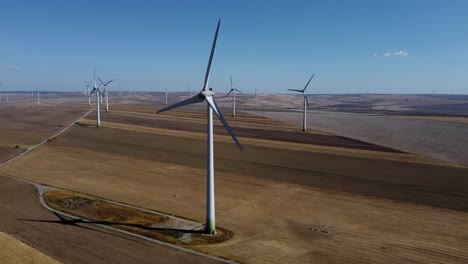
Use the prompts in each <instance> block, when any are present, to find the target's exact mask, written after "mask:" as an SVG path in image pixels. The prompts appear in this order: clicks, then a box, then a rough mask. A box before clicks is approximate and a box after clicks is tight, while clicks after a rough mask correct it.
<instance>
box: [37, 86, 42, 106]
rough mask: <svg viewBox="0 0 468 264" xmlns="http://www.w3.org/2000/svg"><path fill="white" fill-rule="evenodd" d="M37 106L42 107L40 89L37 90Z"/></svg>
mask: <svg viewBox="0 0 468 264" xmlns="http://www.w3.org/2000/svg"><path fill="white" fill-rule="evenodd" d="M37 105H41V94H40V93H39V89H38V90H37Z"/></svg>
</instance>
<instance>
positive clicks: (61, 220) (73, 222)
mask: <svg viewBox="0 0 468 264" xmlns="http://www.w3.org/2000/svg"><path fill="white" fill-rule="evenodd" d="M53 214H54V215H55V216H57V217H58V218H59V220H40V219H17V220H19V221H29V222H41V223H56V224H62V225H71V226H76V227H79V228H85V229H90V228H88V227H85V226H81V225H78V224H96V225H105V226H128V227H137V228H141V229H144V230H149V231H162V232H164V231H166V232H180V233H192V234H196V233H199V234H203V233H204V229H201V230H194V229H180V228H167V227H151V226H145V225H142V224H133V223H120V222H112V221H94V220H86V219H82V218H77V219H65V218H64V217H63V216H61V215H60V214H58V213H56V212H53ZM90 230H94V231H97V232H102V233H106V234H107V232H103V231H100V230H95V229H90Z"/></svg>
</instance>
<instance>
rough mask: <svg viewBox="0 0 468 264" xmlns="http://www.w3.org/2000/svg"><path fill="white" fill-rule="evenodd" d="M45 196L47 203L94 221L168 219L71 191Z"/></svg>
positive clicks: (145, 222) (56, 191) (157, 221)
mask: <svg viewBox="0 0 468 264" xmlns="http://www.w3.org/2000/svg"><path fill="white" fill-rule="evenodd" d="M44 198H45V201H46V202H47V204H48V205H49V206H50V207H52V208H54V209H56V210H59V211H62V212H65V213H69V214H72V215H75V216H78V217H81V218H85V219H89V220H92V221H106V222H109V224H116V225H117V224H119V223H120V224H128V223H130V224H139V225H142V226H149V225H152V224H155V223H160V222H163V221H165V220H167V219H168V218H167V217H165V216H162V215H157V214H152V213H148V212H145V211H141V210H137V209H134V208H131V207H127V206H122V205H117V204H113V203H109V202H105V201H101V200H98V199H95V198H93V197H90V196H87V195H82V194H77V193H73V192H69V191H62V190H53V191H49V192H46V193H44Z"/></svg>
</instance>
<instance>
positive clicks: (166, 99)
mask: <svg viewBox="0 0 468 264" xmlns="http://www.w3.org/2000/svg"><path fill="white" fill-rule="evenodd" d="M166 104H167V88H166Z"/></svg>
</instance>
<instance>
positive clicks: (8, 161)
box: [0, 108, 95, 167]
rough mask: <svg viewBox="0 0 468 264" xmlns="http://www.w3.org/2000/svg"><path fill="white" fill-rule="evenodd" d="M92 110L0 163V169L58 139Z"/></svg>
mask: <svg viewBox="0 0 468 264" xmlns="http://www.w3.org/2000/svg"><path fill="white" fill-rule="evenodd" d="M94 109H95V108H93V109H90V110H89V111H88V112H86V113H85V114H83V115H82V116H80V117H79V118H78V119H76V120H74V121H72V122H71V123H70V124H69V125H68V126H66V127H65V128H64V129H62V130H60V131H59V132H57V133H55V134H54V135H52V136H50V137H48V138H46V139H45V140H43V141H41V142H40V143H38V144H36V145H33V146H31V147H29V148H27V149H26V150H25V151H23V152H21V153H20V154H18V155H17V156H14V157H12V158H11V159H9V160H6V161H5V162H3V163H1V164H0V167H2V166H4V165H6V164H8V163H10V162H12V161H14V160H16V159H17V158H19V157H21V156H23V155H24V154H26V153H28V152H30V151H31V150H33V149H35V148H37V147H40V146H42V145H43V144H45V143H47V142H48V141H49V140H51V139H52V138H54V137H58V136H59V135H60V134H62V133H63V132H65V131H66V130H67V129H69V128H70V127H71V126H73V125H74V124H75V123H76V122H78V121H79V120H81V119H83V118H85V117H86V116H87V115H89V113H91V112H92V111H93V110H94Z"/></svg>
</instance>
